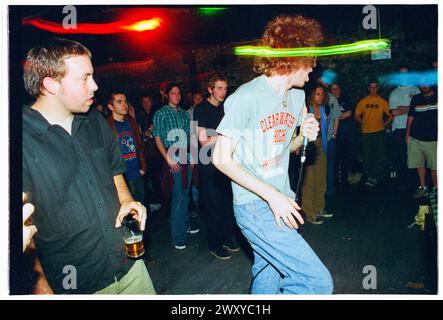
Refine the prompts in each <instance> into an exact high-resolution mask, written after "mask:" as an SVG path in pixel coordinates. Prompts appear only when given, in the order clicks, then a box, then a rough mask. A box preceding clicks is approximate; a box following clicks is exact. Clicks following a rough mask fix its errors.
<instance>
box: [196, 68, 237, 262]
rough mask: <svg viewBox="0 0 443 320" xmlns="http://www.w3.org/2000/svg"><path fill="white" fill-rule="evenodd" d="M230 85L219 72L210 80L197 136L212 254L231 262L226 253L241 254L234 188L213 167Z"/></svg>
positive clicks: (199, 113)
mask: <svg viewBox="0 0 443 320" xmlns="http://www.w3.org/2000/svg"><path fill="white" fill-rule="evenodd" d="M227 89H228V83H227V80H226V78H225V76H224V75H222V74H220V73H215V74H213V75H212V76H211V78H210V79H209V81H208V92H209V97H208V98H207V99H205V100H203V102H202V103H201V104H200V105H199V106H198V107H197V108H195V110H194V121H197V135H198V140H199V142H200V145H201V148H202V149H201V150H200V152H199V154H200V156H199V170H200V194H201V198H200V199H201V201H202V202H203V205H204V207H205V209H206V222H207V237H208V246H209V251H210V252H211V254H213V255H214V256H215V257H217V258H218V259H229V258H231V255H230V254H229V253H228V252H227V251H226V250H229V251H233V252H235V251H239V250H240V247H239V246H238V245H237V244H236V243H235V242H234V241H233V239H232V236H233V226H234V213H233V209H232V189H231V183H230V180H229V179H228V177H227V176H225V175H224V174H223V173H221V172H220V171H218V170H217V169H216V168H215V166H214V165H213V164H212V154H211V152H212V149H213V147H214V145H215V143H216V141H217V133H216V132H215V129H216V128H217V127H218V125H219V123H220V121H221V119H222V118H223V116H224V114H225V113H224V109H223V101H224V100H225V98H226V93H227Z"/></svg>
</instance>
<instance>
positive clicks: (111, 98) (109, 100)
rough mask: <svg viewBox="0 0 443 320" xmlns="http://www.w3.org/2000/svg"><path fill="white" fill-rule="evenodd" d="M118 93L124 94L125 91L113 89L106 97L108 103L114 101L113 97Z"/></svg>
mask: <svg viewBox="0 0 443 320" xmlns="http://www.w3.org/2000/svg"><path fill="white" fill-rule="evenodd" d="M118 94H124V95H125V96H126V93H124V92H122V91H113V92H111V94H110V95H109V97H108V104H112V101H114V97H115V96H116V95H118Z"/></svg>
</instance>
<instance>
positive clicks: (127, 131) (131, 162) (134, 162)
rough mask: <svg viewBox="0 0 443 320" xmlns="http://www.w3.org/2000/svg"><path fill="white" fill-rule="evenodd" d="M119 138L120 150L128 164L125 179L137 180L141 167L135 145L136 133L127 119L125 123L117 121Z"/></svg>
mask: <svg viewBox="0 0 443 320" xmlns="http://www.w3.org/2000/svg"><path fill="white" fill-rule="evenodd" d="M115 127H116V129H117V137H118V141H119V142H120V150H121V152H122V154H123V159H124V160H125V164H126V173H125V178H126V179H127V180H136V179H138V178H139V177H140V176H141V175H140V165H139V162H138V159H137V147H136V145H135V139H134V133H133V132H132V129H131V126H130V125H129V122H128V120H127V119H125V120H124V121H122V122H120V121H115Z"/></svg>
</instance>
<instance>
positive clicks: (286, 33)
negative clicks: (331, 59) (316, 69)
mask: <svg viewBox="0 0 443 320" xmlns="http://www.w3.org/2000/svg"><path fill="white" fill-rule="evenodd" d="M321 41H323V32H322V28H321V25H320V23H319V22H318V21H317V20H314V19H309V18H306V17H303V16H301V15H287V14H283V15H279V16H277V17H276V18H274V20H272V21H270V22H269V23H268V24H267V26H266V29H265V32H264V34H263V37H262V39H261V41H260V46H268V47H271V48H300V47H313V46H316V45H317V44H319V43H320V42H321ZM301 66H310V67H313V66H315V57H313V56H306V57H276V58H271V57H257V58H255V61H254V71H255V72H257V73H261V74H263V73H264V74H265V75H267V76H271V75H273V74H278V75H283V74H289V73H291V72H292V71H294V70H296V69H298V68H300V67H301Z"/></svg>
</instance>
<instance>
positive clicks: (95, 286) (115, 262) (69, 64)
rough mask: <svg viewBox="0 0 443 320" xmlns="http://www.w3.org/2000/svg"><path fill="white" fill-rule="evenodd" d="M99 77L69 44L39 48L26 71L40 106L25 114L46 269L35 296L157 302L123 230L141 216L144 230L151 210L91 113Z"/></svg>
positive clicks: (28, 170) (28, 183)
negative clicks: (135, 193) (138, 198)
mask: <svg viewBox="0 0 443 320" xmlns="http://www.w3.org/2000/svg"><path fill="white" fill-rule="evenodd" d="M92 74H93V68H92V64H91V53H90V51H89V50H88V49H87V48H86V47H84V46H83V45H82V44H80V43H78V42H75V41H71V40H66V39H52V40H50V41H48V42H46V43H44V44H41V45H37V46H35V47H34V48H32V49H31V50H30V51H29V52H28V55H27V57H26V61H25V64H24V81H25V88H26V90H27V91H28V93H29V94H31V95H32V96H33V97H34V98H35V99H36V100H35V102H34V103H33V104H32V105H31V106H26V107H24V109H23V191H24V192H26V193H28V194H30V195H31V199H32V200H31V202H32V203H33V204H34V206H35V213H34V215H33V217H32V218H33V223H34V224H35V226H36V227H37V230H38V232H37V233H36V235H35V237H34V239H35V247H36V250H37V255H38V257H39V261H40V262H41V267H42V268H41V269H39V270H37V271H38V272H39V278H38V279H37V283H36V286H35V293H57V294H59V293H64V294H70V293H74V294H76V293H77V294H90V293H101V294H109V293H111V294H120V293H121V294H154V293H155V291H154V288H153V285H152V282H151V279H150V277H149V274H148V272H147V269H146V266H145V265H144V263H143V261H142V260H138V261H137V262H135V263H134V262H133V261H131V260H129V259H128V258H127V257H126V253H125V249H124V243H123V240H122V237H121V235H120V232H119V230H118V229H117V228H119V227H120V226H121V222H122V219H123V217H125V216H126V215H128V214H129V213H130V212H133V214H134V217H135V218H136V219H137V220H138V221H139V223H140V229H142V230H144V228H145V221H146V208H145V207H144V206H143V205H141V203H139V202H135V201H134V199H133V198H132V196H131V194H130V192H129V190H128V187H127V185H126V183H125V180H124V178H123V175H122V174H123V173H124V172H125V169H126V168H125V164H124V162H123V159H122V154H121V152H120V148H119V145H118V143H117V139H116V138H115V136H114V134H113V132H112V130H111V128H110V127H109V126H108V124H107V123H106V121H105V120H104V119H103V117H102V116H101V115H100V113H99V112H98V111H97V110H95V109H92V110H91V111H90V112H89V113H88V111H89V109H90V106H91V104H92V103H93V99H92V98H93V96H94V91H96V90H97V85H96V83H95V82H94V79H93V77H92ZM37 265H39V263H38V264H37Z"/></svg>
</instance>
